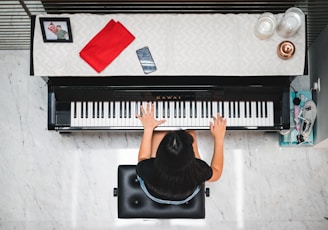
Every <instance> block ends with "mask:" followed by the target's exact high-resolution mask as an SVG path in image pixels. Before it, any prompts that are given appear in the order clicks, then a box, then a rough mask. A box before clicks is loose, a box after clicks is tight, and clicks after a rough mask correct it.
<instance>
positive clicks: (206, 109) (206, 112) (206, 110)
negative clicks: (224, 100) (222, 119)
mask: <svg viewBox="0 0 328 230" xmlns="http://www.w3.org/2000/svg"><path fill="white" fill-rule="evenodd" d="M204 103H205V111H204V113H205V117H206V118H208V110H209V107H208V103H207V102H204Z"/></svg>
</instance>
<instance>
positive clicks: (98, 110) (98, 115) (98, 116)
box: [97, 102, 101, 118]
mask: <svg viewBox="0 0 328 230" xmlns="http://www.w3.org/2000/svg"><path fill="white" fill-rule="evenodd" d="M100 104H101V102H97V118H100Z"/></svg>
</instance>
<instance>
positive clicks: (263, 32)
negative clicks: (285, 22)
mask: <svg viewBox="0 0 328 230" xmlns="http://www.w3.org/2000/svg"><path fill="white" fill-rule="evenodd" d="M276 26H277V19H276V17H275V16H274V15H273V14H272V13H269V12H265V13H263V14H261V15H260V17H259V18H258V19H257V21H256V24H255V27H254V34H255V35H256V37H257V38H259V39H262V40H263V39H267V38H269V37H271V36H272V35H273V33H274V31H275V29H276Z"/></svg>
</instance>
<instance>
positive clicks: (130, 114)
mask: <svg viewBox="0 0 328 230" xmlns="http://www.w3.org/2000/svg"><path fill="white" fill-rule="evenodd" d="M128 108H129V115H128V118H131V117H132V111H131V101H129V102H128Z"/></svg>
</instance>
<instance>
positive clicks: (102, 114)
mask: <svg viewBox="0 0 328 230" xmlns="http://www.w3.org/2000/svg"><path fill="white" fill-rule="evenodd" d="M100 104H101V109H100V111H101V118H104V102H101V103H100Z"/></svg>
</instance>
